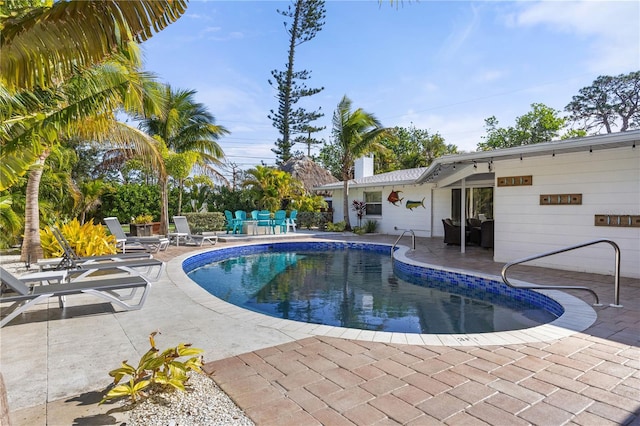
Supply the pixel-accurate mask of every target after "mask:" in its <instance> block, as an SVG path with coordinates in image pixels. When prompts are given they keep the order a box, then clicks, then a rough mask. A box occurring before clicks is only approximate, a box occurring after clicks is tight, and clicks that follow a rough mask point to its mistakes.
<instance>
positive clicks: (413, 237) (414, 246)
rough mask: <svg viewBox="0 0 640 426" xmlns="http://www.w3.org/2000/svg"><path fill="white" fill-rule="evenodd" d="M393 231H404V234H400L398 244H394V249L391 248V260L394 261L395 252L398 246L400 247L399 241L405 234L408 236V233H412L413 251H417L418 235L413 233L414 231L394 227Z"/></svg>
mask: <svg viewBox="0 0 640 426" xmlns="http://www.w3.org/2000/svg"><path fill="white" fill-rule="evenodd" d="M393 229H394V230H396V231H402V234H400V236H399V237H398V239H397V240H396V242H395V243H393V247H391V258H392V259H393V252H394V251H395V249H396V245H398V241H400V239H401V238H402V237H404V234H406V233H407V232H411V250H415V249H416V233H415V232H413V229H398V227H397V226H394V227H393Z"/></svg>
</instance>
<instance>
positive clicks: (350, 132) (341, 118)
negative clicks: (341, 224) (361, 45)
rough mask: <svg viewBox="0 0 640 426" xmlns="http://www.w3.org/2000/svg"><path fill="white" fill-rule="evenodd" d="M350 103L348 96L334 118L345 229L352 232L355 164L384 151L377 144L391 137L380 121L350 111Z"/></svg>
mask: <svg viewBox="0 0 640 426" xmlns="http://www.w3.org/2000/svg"><path fill="white" fill-rule="evenodd" d="M351 104H352V103H351V100H350V99H349V98H347V96H346V95H345V96H344V97H343V98H342V100H341V101H340V103H338V108H337V109H336V111H335V112H334V114H333V131H332V133H333V137H334V140H335V142H334V143H335V144H336V145H337V147H338V151H339V152H340V163H341V164H342V167H341V177H342V182H343V185H344V187H343V188H344V191H343V211H344V221H345V223H346V226H345V229H346V230H350V229H351V222H350V221H349V179H350V178H351V169H352V168H353V166H354V163H355V160H356V159H357V158H359V157H361V156H363V155H365V154H369V153H371V152H375V151H384V149H385V148H384V146H382V145H381V144H380V143H379V142H378V141H379V140H380V139H381V138H383V137H392V133H391V129H390V128H383V127H382V125H381V124H380V122H379V121H378V119H377V118H376V117H375V116H374V115H373V114H370V113H368V112H366V111H363V110H362V108H358V109H357V110H355V111H352V110H351Z"/></svg>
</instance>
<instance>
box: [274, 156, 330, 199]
mask: <svg viewBox="0 0 640 426" xmlns="http://www.w3.org/2000/svg"><path fill="white" fill-rule="evenodd" d="M280 170H283V171H285V172H287V173H289V174H290V175H291V176H293V177H294V178H296V179H298V180H300V181H302V184H303V185H304V189H305V190H307V192H309V193H312V194H318V195H323V196H328V195H330V194H328V193H326V192H317V191H315V190H314V189H313V188H314V187H315V186H320V185H325V184H327V183H333V182H338V179H336V178H335V177H334V176H333V175H332V174H331V173H330V172H329V171H328V170H326V169H323V168H322V167H320V166H319V165H318V164H316V163H315V162H314V161H313V160H312V159H310V158H309V157H307V156H306V155H300V156H297V157H291V158H290V159H289V160H288V161H287V162H285V163H284V164H282V165H281V166H280Z"/></svg>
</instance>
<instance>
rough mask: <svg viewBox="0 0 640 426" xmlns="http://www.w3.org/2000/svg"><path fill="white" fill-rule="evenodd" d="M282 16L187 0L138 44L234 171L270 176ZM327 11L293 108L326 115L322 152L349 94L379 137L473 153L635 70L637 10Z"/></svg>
mask: <svg viewBox="0 0 640 426" xmlns="http://www.w3.org/2000/svg"><path fill="white" fill-rule="evenodd" d="M290 4H291V2H288V1H238V0H236V1H203V0H191V1H190V2H189V3H188V8H187V11H186V13H185V14H184V15H183V16H182V17H181V18H180V19H179V20H178V21H177V22H175V23H173V24H171V25H169V27H167V28H166V29H165V30H163V31H162V32H160V33H157V34H155V35H154V36H153V37H152V38H151V39H150V40H148V41H146V42H145V43H143V44H142V50H143V54H144V61H145V69H146V70H148V71H151V72H153V73H155V74H156V76H157V77H158V79H159V80H160V81H162V82H164V83H168V84H170V85H171V86H172V87H174V88H180V89H192V90H195V91H196V92H197V93H196V95H195V99H196V101H197V102H200V103H203V104H205V105H206V106H207V107H208V109H209V111H210V112H211V113H212V114H213V115H214V116H215V119H216V123H217V124H220V125H222V126H224V127H226V128H227V129H228V130H229V131H230V132H231V134H230V135H227V136H224V137H223V138H221V139H220V141H219V144H220V146H221V147H222V149H223V150H224V152H225V156H226V159H227V160H228V161H230V162H233V163H235V164H236V165H237V166H238V167H239V168H241V169H248V168H250V167H254V166H255V165H258V164H261V163H262V164H266V165H274V164H275V154H274V153H273V152H272V151H271V149H272V148H274V147H275V141H276V139H277V138H278V137H279V133H278V131H277V129H275V128H274V127H273V125H272V121H271V120H270V119H269V118H268V117H267V116H268V115H269V113H270V110H272V109H273V110H277V107H278V104H277V97H276V96H277V91H276V90H275V89H274V88H272V87H271V86H270V85H269V83H268V80H269V79H270V78H271V71H272V70H284V69H285V67H286V62H287V54H288V45H289V40H288V34H287V32H286V31H285V27H284V25H283V23H284V22H285V21H286V20H287V18H285V17H284V16H282V15H280V14H278V13H277V10H285V9H286V8H287V7H288V6H289V5H290ZM325 8H326V19H325V25H324V26H323V28H322V30H321V31H320V32H319V33H318V34H317V35H316V37H315V38H314V39H312V40H311V41H308V42H306V43H303V44H301V45H300V46H298V47H297V48H296V56H295V69H296V70H309V71H311V78H310V79H309V80H307V81H306V84H307V86H308V87H312V88H320V87H324V90H322V91H321V92H320V93H318V94H316V95H314V96H311V97H309V98H306V99H304V100H302V101H300V102H299V103H298V105H299V106H302V107H304V108H306V109H307V110H308V111H313V110H316V109H317V108H321V111H322V112H323V113H324V114H325V115H324V117H322V118H321V119H319V120H317V121H316V122H314V123H313V124H314V125H319V126H326V130H325V131H323V132H322V133H321V134H320V136H319V137H320V138H323V139H324V140H325V141H326V142H330V140H331V120H332V116H333V113H334V111H335V109H336V106H337V105H338V103H339V102H340V100H341V99H342V97H343V96H345V95H346V96H347V97H348V98H350V99H351V101H352V102H353V107H354V109H355V108H362V109H363V110H365V111H367V112H369V113H372V114H374V115H375V116H376V117H377V118H378V119H379V120H380V121H381V123H382V125H383V126H385V127H394V126H402V127H410V126H415V127H416V128H418V129H424V130H428V131H429V133H432V134H434V133H439V134H440V135H442V136H443V137H444V139H445V142H446V143H448V144H454V145H456V146H457V147H458V149H459V150H460V151H464V152H470V151H475V150H476V148H477V144H478V143H479V142H481V141H482V136H484V135H486V129H485V127H484V124H485V119H486V118H489V117H491V116H495V117H496V118H497V119H498V122H499V126H500V127H508V126H513V125H514V124H515V119H516V118H517V117H519V116H521V115H524V114H526V113H527V112H529V111H531V104H533V103H543V104H545V105H547V106H549V107H551V108H554V109H556V110H559V111H563V110H564V107H565V106H566V105H567V104H568V103H569V102H570V101H571V99H572V97H573V96H575V95H577V94H578V93H579V90H580V89H581V88H584V87H587V86H590V85H591V84H592V83H593V81H594V80H595V79H596V78H597V77H598V76H600V75H612V76H613V75H620V74H628V73H630V72H632V71H638V70H640V2H638V1H619V2H616V1H593V0H590V1H517V2H510V1H491V2H469V1H429V0H427V1H425V0H422V1H406V0H405V1H404V2H395V3H394V4H393V5H390V3H389V1H387V0H383V1H381V2H378V1H377V0H374V1H364V0H362V1H338V0H327V1H326V3H325ZM562 115H564V113H562ZM306 149H307V147H306V145H296V146H294V150H300V151H304V152H306ZM318 149H319V148H314V149H312V154H317V152H318Z"/></svg>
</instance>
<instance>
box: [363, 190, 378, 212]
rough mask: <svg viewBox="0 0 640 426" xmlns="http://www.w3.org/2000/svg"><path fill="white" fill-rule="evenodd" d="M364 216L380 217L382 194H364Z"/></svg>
mask: <svg viewBox="0 0 640 426" xmlns="http://www.w3.org/2000/svg"><path fill="white" fill-rule="evenodd" d="M364 202H365V203H367V206H366V208H367V212H366V213H365V215H366V216H382V192H380V191H379V192H365V193H364Z"/></svg>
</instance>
